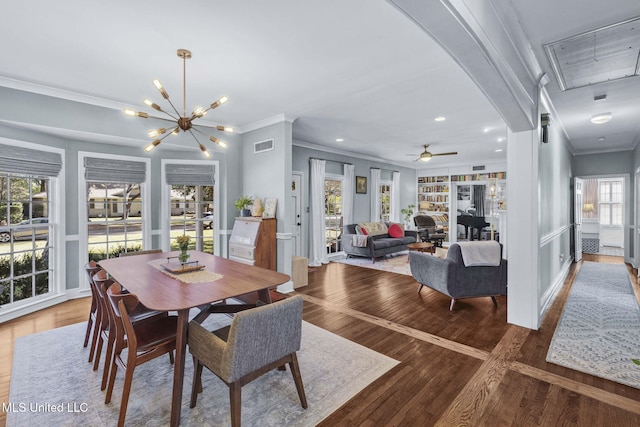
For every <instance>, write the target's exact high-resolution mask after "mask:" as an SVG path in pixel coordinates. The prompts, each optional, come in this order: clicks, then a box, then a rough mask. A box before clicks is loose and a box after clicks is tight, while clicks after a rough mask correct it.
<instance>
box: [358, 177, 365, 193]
mask: <svg viewBox="0 0 640 427" xmlns="http://www.w3.org/2000/svg"><path fill="white" fill-rule="evenodd" d="M356 194H367V177H366V176H356Z"/></svg>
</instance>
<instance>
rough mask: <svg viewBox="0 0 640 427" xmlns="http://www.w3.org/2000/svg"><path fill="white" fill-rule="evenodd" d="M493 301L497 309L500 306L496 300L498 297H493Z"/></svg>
mask: <svg viewBox="0 0 640 427" xmlns="http://www.w3.org/2000/svg"><path fill="white" fill-rule="evenodd" d="M491 301H493V305H495V306H496V307H497V306H498V300H497V299H496V297H491Z"/></svg>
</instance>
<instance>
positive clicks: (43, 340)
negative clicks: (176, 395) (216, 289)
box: [5, 315, 398, 426]
mask: <svg viewBox="0 0 640 427" xmlns="http://www.w3.org/2000/svg"><path fill="white" fill-rule="evenodd" d="M228 323H230V319H229V317H228V316H225V315H212V316H210V317H209V319H207V320H206V322H205V323H204V324H205V325H206V326H207V327H208V328H210V329H215V328H218V327H221V326H224V325H226V324H228ZM85 328H86V323H79V324H75V325H71V326H67V327H64V328H59V329H55V330H52V331H48V332H44V333H40V334H34V335H29V336H26V337H22V338H18V339H17V340H16V344H15V350H14V358H13V370H12V375H11V389H10V395H9V403H10V404H11V407H10V409H12V410H11V411H9V412H8V413H7V424H6V425H7V426H26V425H33V426H36V425H54V426H72V425H73V426H75V425H87V426H111V425H115V421H116V420H117V419H118V413H119V409H120V398H121V393H122V385H123V378H124V377H123V374H122V372H121V370H118V377H117V378H118V379H117V381H116V384H115V387H114V392H113V398H112V401H111V403H110V404H108V405H105V404H104V392H101V391H100V381H101V378H102V375H101V370H99V371H93V370H92V369H91V364H89V363H87V358H88V350H87V349H84V348H83V347H82V340H83V337H84V331H85ZM298 359H299V363H300V370H301V374H302V379H303V382H304V388H305V392H306V396H307V401H308V406H309V407H308V408H307V409H306V410H305V409H303V408H302V407H301V406H300V401H299V399H298V394H297V392H296V388H295V384H294V382H293V378H292V376H291V372H290V371H289V369H288V368H287V370H286V371H278V370H273V371H271V372H269V373H267V374H265V375H264V376H262V377H260V378H258V379H256V380H255V381H253V382H251V383H249V384H248V385H246V386H244V387H243V388H242V425H245V426H314V425H316V424H318V423H319V422H320V421H321V420H322V419H324V418H325V417H327V416H328V415H330V414H331V413H332V412H334V411H335V410H337V409H338V408H339V407H340V406H342V405H343V404H344V403H345V402H347V401H348V400H349V399H350V398H351V397H353V396H355V395H356V394H357V393H358V392H359V391H361V390H362V389H364V388H365V387H366V386H367V385H368V384H370V383H371V382H373V381H374V380H376V379H377V378H379V377H380V376H381V375H382V374H384V373H385V372H387V371H388V370H389V369H391V368H392V367H393V366H395V365H396V364H397V363H398V362H397V361H396V360H394V359H391V358H389V357H387V356H384V355H382V354H380V353H377V352H375V351H373V350H370V349H368V348H366V347H363V346H361V345H359V344H356V343H354V342H351V341H349V340H346V339H344V338H342V337H340V336H338V335H335V334H332V333H330V332H328V331H326V330H324V329H321V328H319V327H317V326H314V325H312V324H310V323H307V322H303V327H302V346H301V350H300V351H299V352H298ZM192 375H193V363H192V361H191V358H190V356H189V355H187V363H186V368H185V380H184V393H183V399H182V417H181V425H183V426H204V425H206V426H219V425H220V426H227V425H230V417H229V391H228V390H229V389H228V387H227V386H226V385H225V384H224V383H223V382H222V381H220V380H219V379H218V378H217V377H215V376H214V375H213V374H212V373H211V372H209V371H207V370H206V369H205V370H204V371H203V376H202V380H203V389H204V390H203V393H201V394H200V395H199V397H198V404H197V406H196V407H195V408H194V409H190V408H189V399H190V393H191V379H192ZM172 382H173V369H172V365H170V364H169V359H168V357H160V358H157V359H155V360H152V361H150V362H147V363H144V364H142V365H140V366H138V367H137V368H136V370H135V373H134V378H133V386H132V389H131V397H130V399H129V407H128V410H127V418H126V425H127V426H160V425H169V419H170V413H171V388H172ZM5 408H6V407H5Z"/></svg>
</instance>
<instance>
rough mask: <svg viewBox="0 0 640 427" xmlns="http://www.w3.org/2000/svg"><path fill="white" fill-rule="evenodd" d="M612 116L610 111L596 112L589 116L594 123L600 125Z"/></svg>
mask: <svg viewBox="0 0 640 427" xmlns="http://www.w3.org/2000/svg"><path fill="white" fill-rule="evenodd" d="M612 117H613V116H612V115H611V113H602V114H596V115H595V116H593V117H591V119H590V121H591V123H593V124H595V125H602V124H604V123H607V122H608V121H609V120H611V118H612Z"/></svg>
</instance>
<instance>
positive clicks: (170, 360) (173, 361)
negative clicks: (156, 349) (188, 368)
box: [169, 350, 175, 365]
mask: <svg viewBox="0 0 640 427" xmlns="http://www.w3.org/2000/svg"><path fill="white" fill-rule="evenodd" d="M169 363H171V364H172V365H173V364H175V359H174V358H173V350H171V351H170V352H169Z"/></svg>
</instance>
